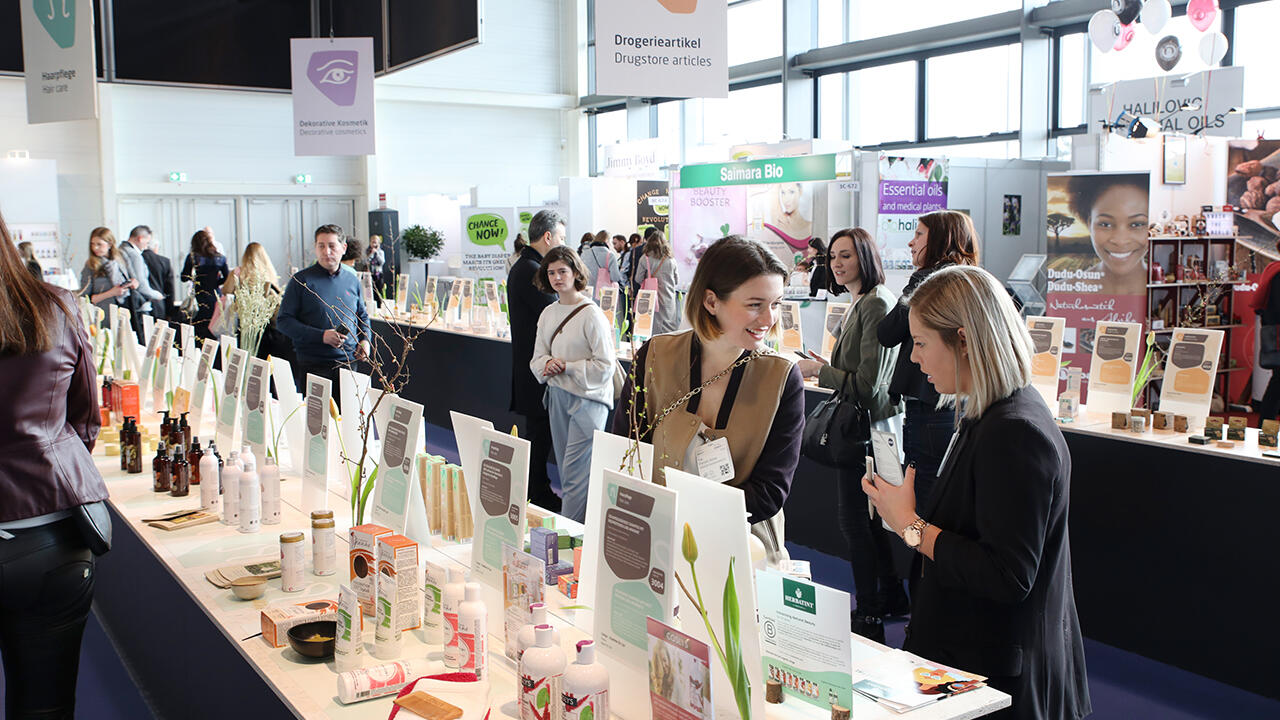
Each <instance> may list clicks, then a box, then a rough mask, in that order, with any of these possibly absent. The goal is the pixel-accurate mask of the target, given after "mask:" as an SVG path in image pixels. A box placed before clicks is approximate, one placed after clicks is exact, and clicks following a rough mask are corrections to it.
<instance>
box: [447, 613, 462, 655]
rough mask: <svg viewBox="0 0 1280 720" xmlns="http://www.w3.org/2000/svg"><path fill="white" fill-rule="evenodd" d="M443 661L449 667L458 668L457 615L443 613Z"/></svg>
mask: <svg viewBox="0 0 1280 720" xmlns="http://www.w3.org/2000/svg"><path fill="white" fill-rule="evenodd" d="M444 660H445V663H446V664H447V665H449V667H458V665H459V664H460V663H461V662H462V655H461V654H460V653H459V651H458V613H457V612H456V611H455V612H447V611H446V612H445V613H444Z"/></svg>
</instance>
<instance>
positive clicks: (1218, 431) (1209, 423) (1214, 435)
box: [1204, 417, 1222, 440]
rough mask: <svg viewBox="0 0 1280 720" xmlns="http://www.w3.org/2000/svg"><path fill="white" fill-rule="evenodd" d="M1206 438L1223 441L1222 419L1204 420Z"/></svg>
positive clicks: (1209, 418)
mask: <svg viewBox="0 0 1280 720" xmlns="http://www.w3.org/2000/svg"><path fill="white" fill-rule="evenodd" d="M1204 436H1205V437H1207V438H1210V439H1212V440H1221V439H1222V418H1220V417H1207V418H1205V419H1204Z"/></svg>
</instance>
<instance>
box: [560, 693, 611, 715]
mask: <svg viewBox="0 0 1280 720" xmlns="http://www.w3.org/2000/svg"><path fill="white" fill-rule="evenodd" d="M560 697H561V700H562V701H563V703H564V714H563V715H562V716H561V718H562V720H595V719H596V718H601V719H602V720H604V719H605V718H608V717H609V691H608V690H604V691H602V692H598V693H588V694H587V695H583V696H582V697H576V696H574V694H573V693H568V692H566V693H563V694H562V695H561V696H560Z"/></svg>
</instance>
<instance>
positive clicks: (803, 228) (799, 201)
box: [764, 182, 813, 252]
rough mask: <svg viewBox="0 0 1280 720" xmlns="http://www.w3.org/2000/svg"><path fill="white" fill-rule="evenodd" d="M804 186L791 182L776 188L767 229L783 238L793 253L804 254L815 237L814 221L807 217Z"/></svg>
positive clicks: (766, 224)
mask: <svg viewBox="0 0 1280 720" xmlns="http://www.w3.org/2000/svg"><path fill="white" fill-rule="evenodd" d="M805 200H806V198H805V197H804V186H803V185H801V184H800V183H798V182H789V183H782V184H780V185H776V186H775V187H774V202H773V203H772V207H771V208H770V211H769V221H768V222H766V223H765V224H764V226H765V228H767V229H768V230H770V231H771V232H773V234H775V235H777V236H778V237H780V238H782V239H783V241H785V242H786V243H787V245H789V246H791V249H792V250H793V251H799V252H804V250H805V248H806V247H807V246H808V245H809V238H811V237H813V221H812V220H810V219H809V218H807V217H805V213H804V209H805V208H804V207H803V206H804V201H805ZM810 202H812V201H810Z"/></svg>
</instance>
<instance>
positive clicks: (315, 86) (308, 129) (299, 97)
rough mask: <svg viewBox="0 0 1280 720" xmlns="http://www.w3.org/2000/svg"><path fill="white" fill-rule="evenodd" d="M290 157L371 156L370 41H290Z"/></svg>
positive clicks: (372, 146)
mask: <svg viewBox="0 0 1280 720" xmlns="http://www.w3.org/2000/svg"><path fill="white" fill-rule="evenodd" d="M289 57H290V62H291V63H292V67H293V154H294V155H373V154H375V153H376V152H377V151H376V149H375V143H374V133H373V114H374V113H373V108H374V105H373V38H291V39H290V40H289Z"/></svg>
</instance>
